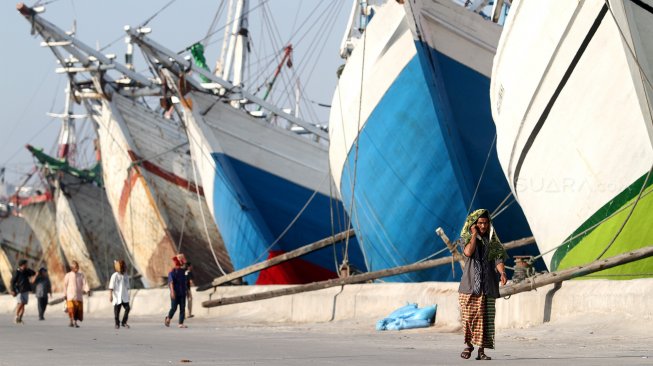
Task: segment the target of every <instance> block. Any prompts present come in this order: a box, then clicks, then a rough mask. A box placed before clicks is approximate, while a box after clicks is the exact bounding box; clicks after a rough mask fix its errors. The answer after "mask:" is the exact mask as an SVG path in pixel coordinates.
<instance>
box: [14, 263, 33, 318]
mask: <svg viewBox="0 0 653 366" xmlns="http://www.w3.org/2000/svg"><path fill="white" fill-rule="evenodd" d="M35 274H36V272H34V271H32V270H31V269H29V268H27V259H21V260H19V261H18V269H16V272H15V273H14V275H13V276H12V277H11V289H10V291H11V296H14V297H15V298H16V302H17V303H18V306H17V307H16V319H15V320H14V323H16V324H24V323H23V314H24V313H25V305H27V301H28V300H29V293H30V291H32V285H31V284H30V282H29V279H30V277H32V276H34V275H35Z"/></svg>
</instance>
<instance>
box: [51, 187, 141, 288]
mask: <svg viewBox="0 0 653 366" xmlns="http://www.w3.org/2000/svg"><path fill="white" fill-rule="evenodd" d="M56 210H57V211H56V226H57V236H58V239H59V242H60V243H61V249H62V250H63V252H64V254H65V256H66V259H67V260H68V261H69V262H70V261H73V260H75V261H77V262H78V263H79V266H80V269H81V271H82V272H84V274H85V275H86V278H87V280H88V282H89V286H91V288H104V287H106V286H107V283H108V282H109V278H110V277H111V274H112V273H113V272H114V269H113V261H114V260H115V259H124V260H125V261H127V263H129V260H128V253H127V252H126V251H125V249H124V247H123V245H122V242H121V239H120V235H119V233H118V228H117V226H116V223H115V220H114V217H113V214H112V213H111V207H110V206H109V202H108V201H107V198H106V194H105V192H104V189H103V188H101V187H98V186H97V185H95V184H93V183H86V182H82V181H81V180H80V179H78V178H76V177H73V176H70V175H66V176H65V177H64V179H63V180H62V181H60V183H59V187H58V189H57V192H56Z"/></svg>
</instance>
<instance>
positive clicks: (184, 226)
mask: <svg viewBox="0 0 653 366" xmlns="http://www.w3.org/2000/svg"><path fill="white" fill-rule="evenodd" d="M191 164H193V162H192V161H191ZM190 185H191V182H190V179H189V180H188V185H187V186H186V190H187V191H190ZM197 190H198V191H199V189H197ZM187 215H188V205H184V218H183V219H182V220H181V233H179V243H178V244H177V253H181V244H182V243H183V241H184V232H185V231H186V216H187Z"/></svg>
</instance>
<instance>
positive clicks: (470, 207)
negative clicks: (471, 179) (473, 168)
mask: <svg viewBox="0 0 653 366" xmlns="http://www.w3.org/2000/svg"><path fill="white" fill-rule="evenodd" d="M496 142H497V133H496V131H495V132H494V138H493V139H492V144H490V149H489V150H488V152H487V156H486V157H485V163H484V164H483V169H482V170H481V175H480V176H479V177H478V182H476V189H474V195H472V200H471V201H470V202H469V207H467V215H466V216H469V214H470V213H471V212H472V206H473V205H474V200H475V199H476V194H477V193H478V189H479V187H480V186H481V182H482V181H483V175H484V174H485V168H487V163H488V162H489V161H490V156H492V149H493V148H494V144H495V143H496Z"/></svg>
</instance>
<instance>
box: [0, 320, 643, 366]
mask: <svg viewBox="0 0 653 366" xmlns="http://www.w3.org/2000/svg"><path fill="white" fill-rule="evenodd" d="M57 309H58V307H57ZM46 318H47V319H46V320H45V321H37V320H36V317H35V316H34V315H33V314H28V315H27V316H26V318H25V322H26V324H25V325H15V324H13V323H12V320H13V318H12V317H10V316H8V315H3V316H2V317H1V318H0V365H2V366H5V365H7V366H9V365H122V366H127V365H181V364H183V365H311V366H317V365H375V366H379V365H381V366H382V365H462V364H468V363H472V364H474V363H475V362H477V361H475V360H473V358H472V359H471V360H462V359H460V357H459V354H460V352H461V350H462V348H463V344H462V339H461V336H460V335H459V334H458V333H457V332H455V330H452V329H441V328H439V327H432V328H427V329H414V330H404V331H399V332H396V331H394V332H377V331H375V330H374V321H373V320H370V321H369V322H358V323H344V322H338V323H333V322H332V323H318V324H269V323H268V324H241V323H239V322H237V321H235V320H233V319H232V320H223V321H220V320H217V319H198V318H193V319H190V320H188V321H187V324H188V326H189V328H188V329H179V328H177V327H176V326H175V325H176V324H175V323H174V322H173V324H172V325H171V327H170V328H166V327H165V326H164V325H163V324H162V320H163V316H161V319H158V318H157V319H155V318H151V317H150V318H134V319H132V320H131V321H130V324H131V329H122V328H121V329H120V330H116V329H114V328H113V320H112V319H111V318H109V317H107V318H98V317H93V318H91V319H87V320H86V321H84V322H83V323H81V327H80V328H78V329H75V328H68V327H67V326H66V325H67V320H66V319H65V318H64V317H63V314H58V313H54V312H51V314H50V316H49V317H46ZM606 319H607V320H606ZM650 324H651V322H650V321H649V322H648V323H647V324H638V322H637V321H635V320H633V319H610V318H609V317H608V318H603V317H597V318H594V319H574V320H570V321H565V322H555V323H547V324H544V325H540V326H536V327H531V328H523V329H510V330H505V329H499V330H498V332H497V349H496V350H488V351H487V354H488V355H490V356H492V357H493V361H494V362H495V363H497V362H498V363H501V364H509V365H523V364H529V365H572V364H573V365H651V364H653V349H652V348H653V347H652V345H653V332H651V331H650V330H649V329H650V327H649V326H650Z"/></svg>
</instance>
